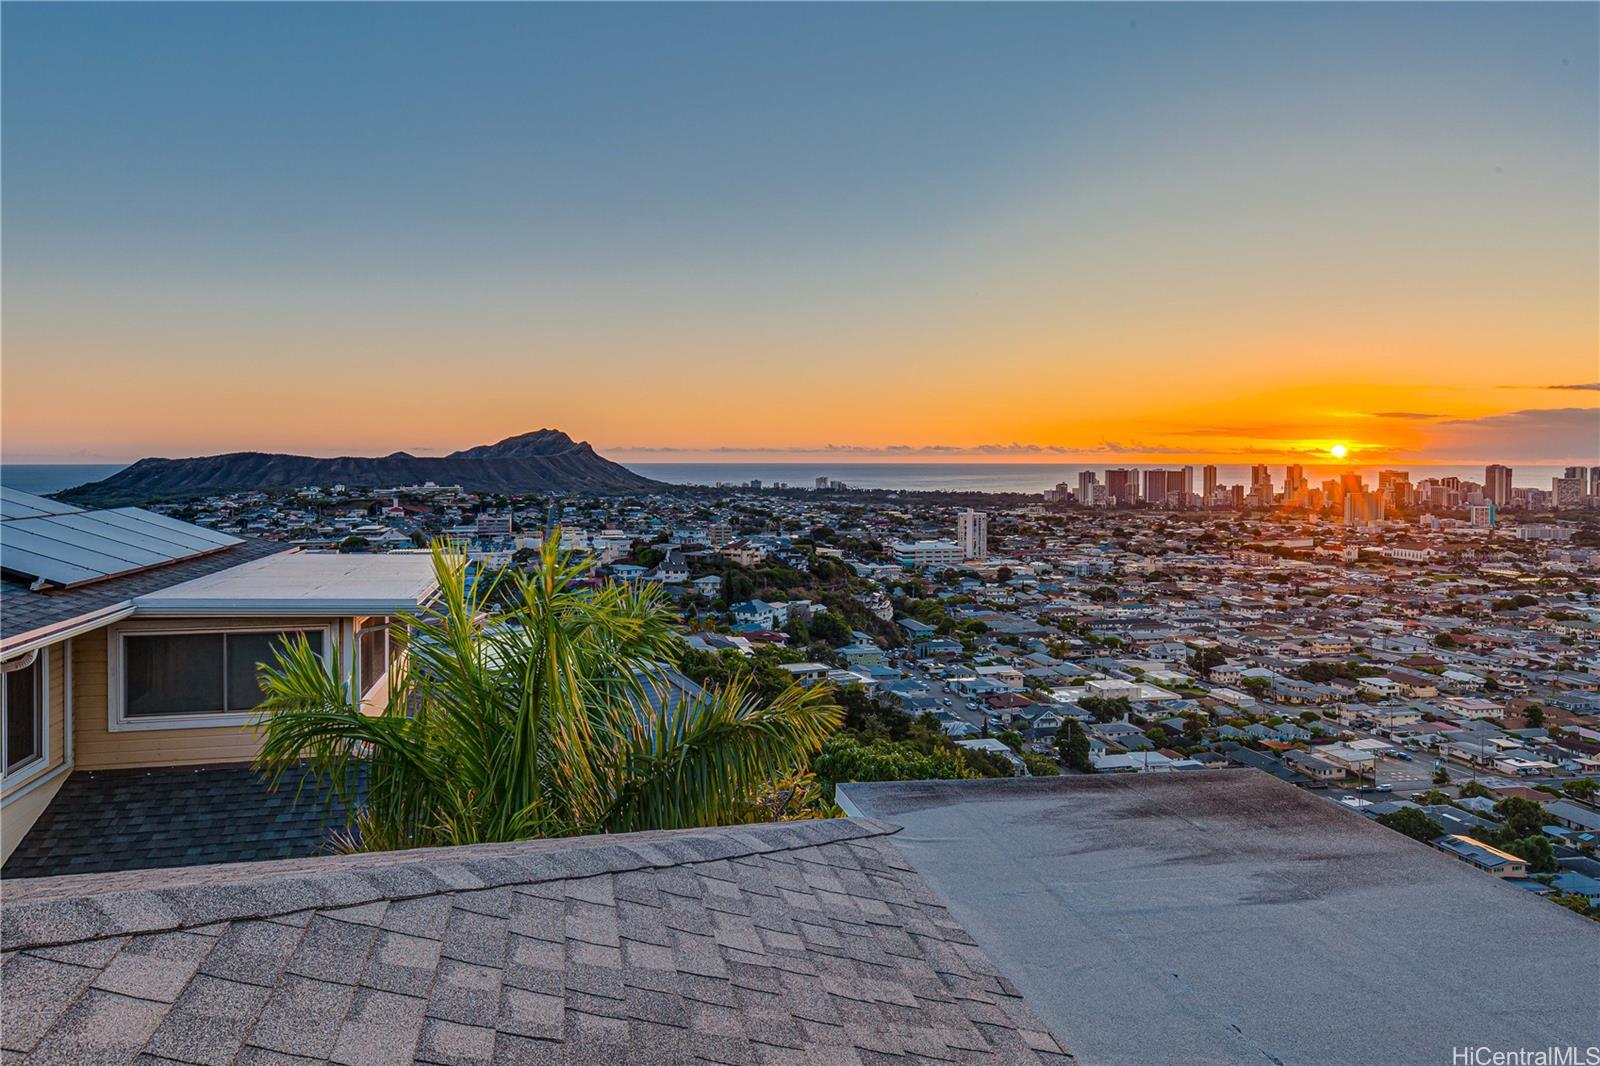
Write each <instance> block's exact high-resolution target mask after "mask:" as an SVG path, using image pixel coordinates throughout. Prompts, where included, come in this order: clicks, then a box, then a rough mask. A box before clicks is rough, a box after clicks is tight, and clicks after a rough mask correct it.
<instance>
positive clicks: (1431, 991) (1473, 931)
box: [839, 769, 1600, 1066]
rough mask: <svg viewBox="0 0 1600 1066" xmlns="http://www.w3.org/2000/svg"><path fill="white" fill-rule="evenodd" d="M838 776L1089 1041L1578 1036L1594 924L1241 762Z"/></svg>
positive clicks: (1044, 1008)
mask: <svg viewBox="0 0 1600 1066" xmlns="http://www.w3.org/2000/svg"><path fill="white" fill-rule="evenodd" d="M839 791H840V795H841V796H842V797H843V800H842V802H843V803H844V805H845V807H846V809H847V810H849V811H851V812H852V813H856V812H859V813H860V814H862V815H865V816H868V817H871V818H874V819H882V820H884V821H887V822H891V823H894V824H897V825H899V826H902V827H903V830H902V832H901V833H900V834H899V835H897V836H896V837H895V844H896V847H897V849H898V850H899V851H900V852H901V853H902V854H903V855H905V856H906V858H907V859H909V860H910V861H911V863H912V864H913V865H914V866H915V867H916V868H917V870H918V871H919V872H920V873H921V874H922V876H923V877H924V878H925V879H926V880H927V882H928V884H929V885H930V886H931V887H932V888H933V890H934V891H936V892H938V893H939V894H940V895H942V896H943V897H944V898H945V899H946V900H947V901H948V902H949V905H950V910H951V913H952V914H953V915H954V916H955V917H956V918H957V919H958V920H959V921H960V922H961V923H962V925H963V926H964V927H965V928H966V929H968V930H969V931H970V932H971V933H972V935H973V936H974V937H975V938H977V940H978V942H979V943H980V944H982V945H983V947H984V950H985V951H986V952H987V953H988V955H989V957H990V958H992V959H993V960H994V961H995V962H996V963H997V964H998V965H999V967H1000V968H1001V969H1002V970H1003V971H1004V972H1005V973H1006V974H1007V975H1008V976H1009V977H1010V978H1011V979H1012V980H1014V981H1015V982H1016V983H1017V986H1018V988H1020V989H1021V991H1022V993H1023V995H1024V996H1026V997H1027V999H1028V1002H1029V1003H1031V1004H1032V1005H1033V1006H1034V1008H1035V1009H1036V1010H1037V1011H1038V1012H1039V1014H1040V1016H1041V1017H1042V1018H1043V1019H1044V1021H1045V1022H1046V1023H1047V1024H1048V1026H1049V1027H1050V1029H1051V1031H1052V1032H1054V1033H1055V1034H1057V1036H1059V1037H1060V1038H1061V1039H1062V1040H1063V1041H1065V1043H1066V1044H1067V1045H1068V1046H1069V1047H1071V1048H1072V1049H1073V1051H1074V1053H1076V1054H1078V1055H1079V1056H1081V1057H1082V1059H1083V1060H1084V1061H1087V1062H1100V1061H1118V1062H1141V1061H1143V1062H1161V1061H1171V1060H1172V1058H1173V1049H1174V1048H1180V1047H1181V1048H1184V1049H1185V1051H1184V1061H1187V1062H1197V1063H1199V1062H1260V1061H1268V1062H1272V1061H1281V1062H1296V1063H1330V1064H1340V1066H1350V1064H1367V1063H1373V1064H1375V1063H1387V1062H1428V1061H1434V1060H1439V1059H1441V1058H1443V1057H1447V1056H1448V1054H1449V1050H1450V1049H1451V1048H1452V1047H1460V1046H1477V1045H1483V1046H1488V1047H1546V1046H1549V1045H1551V1044H1567V1043H1570V1044H1574V1045H1577V1046H1584V1047H1587V1046H1591V1045H1597V1044H1600V980H1596V977H1597V975H1600V968H1597V962H1596V960H1597V959H1600V926H1597V925H1596V924H1595V923H1594V922H1592V921H1590V920H1588V919H1586V918H1582V917H1580V916H1578V915H1576V914H1573V913H1572V912H1570V911H1567V910H1565V909H1563V908H1561V907H1558V906H1555V905H1554V904H1551V903H1550V902H1548V901H1546V900H1542V899H1539V898H1536V897H1534V896H1533V895H1531V894H1529V893H1526V892H1522V891H1519V890H1518V889H1516V888H1514V887H1511V886H1508V885H1505V884H1503V883H1501V882H1500V881H1499V880H1498V879H1496V878H1493V877H1488V876H1485V875H1484V874H1483V873H1481V872H1479V871H1477V870H1474V869H1472V868H1471V867H1469V866H1466V865H1464V864H1462V863H1460V862H1458V861H1456V860H1455V859H1452V858H1449V857H1447V856H1445V855H1443V854H1441V853H1439V852H1437V851H1434V850H1433V849H1431V848H1429V847H1428V846H1427V845H1425V844H1421V843H1418V842H1416V841H1413V840H1411V839H1409V838H1407V837H1405V836H1402V835H1401V834H1399V833H1396V832H1393V831H1391V830H1389V829H1386V828H1384V827H1383V826H1380V825H1377V824H1375V823H1372V822H1369V821H1367V820H1366V819H1364V818H1362V817H1360V816H1359V815H1357V814H1354V813H1352V812H1350V811H1346V810H1344V809H1342V808H1340V807H1339V806H1338V805H1337V804H1332V803H1328V802H1326V801H1325V800H1321V799H1318V798H1316V797H1314V796H1311V795H1308V794H1307V793H1305V792H1302V791H1300V790H1299V789H1296V788H1294V787H1292V786H1290V785H1287V784H1285V783H1283V782H1281V781H1278V780H1276V779H1274V778H1273V777H1271V776H1269V775H1267V774H1263V773H1260V772H1258V771H1255V770H1250V769H1237V770H1211V771H1206V772H1197V773H1190V774H1165V775H1115V776H1101V775H1095V776H1074V777H1057V778H1032V779H1029V778H1022V779H1016V780H1011V781H936V782H898V783H890V782H885V783H876V784H851V785H842V786H840V790H839ZM1530 944H1538V945H1539V947H1538V950H1536V951H1529V950H1528V945H1530ZM1461 950H1468V951H1470V952H1471V956H1472V957H1475V958H1486V959H1494V960H1495V962H1494V976H1493V979H1492V980H1485V979H1484V977H1483V974H1482V972H1481V971H1479V970H1477V969H1476V968H1474V967H1473V966H1471V965H1462V964H1461V960H1460V958H1458V957H1456V956H1457V953H1458V952H1459V951H1461Z"/></svg>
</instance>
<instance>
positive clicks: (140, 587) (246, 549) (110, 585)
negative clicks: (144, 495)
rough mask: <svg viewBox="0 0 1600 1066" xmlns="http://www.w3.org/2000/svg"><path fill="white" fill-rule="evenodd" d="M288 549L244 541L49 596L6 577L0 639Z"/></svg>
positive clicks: (0, 588)
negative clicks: (230, 546)
mask: <svg viewBox="0 0 1600 1066" xmlns="http://www.w3.org/2000/svg"><path fill="white" fill-rule="evenodd" d="M289 547H290V546H289V545H287V544H280V543H278V542H277V541H271V540H246V541H245V542H244V543H243V544H237V545H235V546H233V547H232V548H227V549H224V550H223V551H219V552H214V553H212V554H211V555H203V556H201V557H200V558H198V559H189V560H186V561H184V562H178V563H172V564H171V565H169V566H159V567H156V568H154V569H152V570H141V571H139V572H138V573H137V574H129V575H128V576H126V577H114V578H109V579H107V580H105V581H97V582H95V583H94V584H92V585H83V586H81V587H79V588H72V589H59V590H56V591H53V592H34V591H33V590H32V589H30V588H29V587H28V584H27V582H24V581H15V580H12V579H10V578H6V579H4V580H0V640H4V641H6V642H10V641H11V640H12V639H13V638H15V637H19V636H22V635H24V634H27V633H32V632H33V631H34V630H36V629H41V628H43V627H45V626H49V625H54V624H56V623H58V622H67V621H70V620H72V619H74V618H78V617H80V616H82V615H86V614H91V613H93V612H95V611H99V610H102V609H104V608H107V607H114V606H116V605H117V604H120V603H123V602H125V601H127V600H130V599H132V598H133V597H135V596H142V595H144V594H145V593H147V592H157V591H159V590H161V589H164V588H170V587H172V586H173V585H177V584H181V583H182V582H185V581H188V580H190V579H192V578H197V577H204V576H205V575H206V574H214V573H216V572H217V571H219V570H227V569H230V568H232V567H235V566H238V565H239V564H240V563H248V562H250V561H251V560H252V559H260V558H263V557H264V556H268V555H274V554H276V553H278V552H282V551H288V550H289Z"/></svg>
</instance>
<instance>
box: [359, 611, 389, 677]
mask: <svg viewBox="0 0 1600 1066" xmlns="http://www.w3.org/2000/svg"><path fill="white" fill-rule="evenodd" d="M356 654H357V655H358V656H359V657H360V659H361V674H360V677H361V692H362V693H363V694H365V693H367V692H370V691H372V686H374V685H376V684H377V683H378V681H379V679H380V678H382V677H383V675H384V674H386V673H388V672H389V619H387V618H374V619H371V620H369V621H368V622H367V623H366V624H365V625H364V626H362V627H361V632H360V633H359V634H358V635H357V638H356Z"/></svg>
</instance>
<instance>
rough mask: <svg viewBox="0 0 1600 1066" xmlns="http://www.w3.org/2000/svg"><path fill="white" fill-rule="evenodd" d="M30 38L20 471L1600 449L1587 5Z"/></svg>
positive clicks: (776, 17)
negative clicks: (274, 462)
mask: <svg viewBox="0 0 1600 1066" xmlns="http://www.w3.org/2000/svg"><path fill="white" fill-rule="evenodd" d="M6 28H7V33H6V40H5V63H4V67H5V71H4V89H5V92H4V95H5V99H6V118H7V122H6V123H5V131H4V147H5V152H4V167H5V172H4V179H5V189H6V196H5V202H4V227H5V231H6V234H7V238H8V239H7V248H6V251H7V255H6V257H5V264H4V283H5V290H6V295H7V297H8V300H7V308H6V309H7V312H8V313H7V315H6V317H5V325H4V332H5V336H4V341H5V350H6V361H5V386H6V387H5V390H4V401H3V402H4V431H3V434H4V436H3V444H4V448H5V453H6V459H7V461H8V462H52V461H65V462H71V461H78V462H89V461H128V460H132V459H136V458H140V457H142V456H146V455H165V456H185V455H199V454H210V453H217V452H227V451H237V450H263V451H288V452H297V453H306V454H314V455H336V454H382V453H387V452H390V451H395V450H405V451H409V452H412V453H414V454H418V455H436V454H443V453H447V452H449V451H452V450H454V449H457V448H461V447H466V446H470V445H473V444H477V443H480V442H482V441H485V440H493V439H497V438H499V437H504V436H509V435H512V434H515V433H520V432H524V431H527V430H530V429H533V428H537V427H539V426H547V425H548V426H556V427H559V428H562V429H564V430H566V431H568V432H570V433H571V434H572V435H573V436H574V437H576V438H580V439H584V440H588V441H591V442H593V443H594V444H595V446H596V447H597V448H598V449H600V450H601V451H602V452H603V453H605V454H607V455H609V456H611V457H612V458H616V459H619V460H623V461H632V462H649V461H658V462H664V461H704V460H726V461H744V460H780V461H781V460H786V459H787V460H808V459H815V458H828V459H834V460H844V459H849V460H854V461H873V460H881V461H899V462H966V461H1001V460H1009V461H1023V462H1031V461H1037V462H1054V463H1060V462H1087V463H1096V464H1103V465H1107V466H1116V465H1119V464H1123V463H1127V464H1139V463H1143V464H1146V465H1148V464H1151V463H1167V464H1171V463H1178V462H1184V463H1189V462H1193V463H1204V462H1207V461H1213V462H1223V463H1252V462H1257V461H1268V462H1272V463H1275V464H1276V463H1282V462H1306V463H1315V462H1317V461H1318V460H1319V459H1321V460H1322V461H1323V462H1324V463H1326V462H1327V461H1328V460H1327V457H1328V449H1329V448H1331V447H1332V446H1334V445H1337V444H1343V445H1346V446H1347V447H1348V448H1349V452H1350V454H1349V460H1350V462H1351V463H1353V464H1357V465H1362V466H1378V465H1385V464H1390V463H1410V464H1413V465H1421V464H1425V463H1439V464H1463V465H1465V464H1474V463H1488V462H1505V463H1507V464H1509V465H1511V466H1513V467H1515V466H1517V465H1519V464H1521V465H1563V464H1568V463H1585V462H1588V461H1590V460H1592V459H1593V458H1594V453H1595V448H1596V440H1597V439H1600V381H1597V380H1596V379H1597V377H1600V375H1597V373H1596V352H1597V350H1600V303H1597V301H1600V296H1597V292H1600V251H1597V245H1596V241H1597V237H1596V234H1597V231H1600V217H1597V208H1596V195H1595V194H1596V190H1597V188H1600V173H1597V164H1596V159H1597V156H1600V138H1597V134H1596V124H1595V121H1594V115H1595V113H1596V109H1597V106H1600V76H1597V67H1596V57H1595V49H1594V47H1593V42H1594V40H1595V38H1596V32H1597V30H1600V15H1597V9H1596V8H1595V7H1593V6H1592V5H1477V6H1464V5H1463V6H1411V5H1398V6H1383V7H1378V6H1367V7H1344V6H1340V7H1316V6H1309V5H1307V6H1289V5H1284V6H1269V5H1260V6H1251V7H1218V6H1203V7H1192V8H1191V7H1184V6H1176V5H1172V6H1144V5H1119V6H1114V7H1112V6H1097V5H1072V6H1054V7H1047V6H1037V7H977V8H970V7H944V8H910V7H904V8H894V7H886V8H880V7H860V8H848V7H828V8H822V7H749V8H740V7H719V8H694V7H669V8H632V7H629V8H616V7H598V8H564V7H559V6H551V7H523V6H511V5H507V6H491V7H432V6H377V5H374V6H365V7H305V6H271V5H264V6H223V5H193V6H186V7H171V6H154V5H144V6H130V7H127V8H105V7H69V6H45V5H34V6H17V7H12V8H10V9H8V11H7V24H6ZM418 69H426V70H427V71H428V75H429V76H428V77H426V78H418V77H416V76H415V73H416V71H417V70H418ZM64 398H70V402H62V400H63V399H64ZM179 404H181V406H180V407H179V409H178V411H177V413H176V415H175V412H174V406H175V405H179ZM685 412H693V416H692V417H686V415H685Z"/></svg>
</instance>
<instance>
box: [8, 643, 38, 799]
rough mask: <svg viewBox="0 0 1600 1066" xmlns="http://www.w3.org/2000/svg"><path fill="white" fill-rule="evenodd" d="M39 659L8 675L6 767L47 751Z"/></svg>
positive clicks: (23, 764) (24, 762)
mask: <svg viewBox="0 0 1600 1066" xmlns="http://www.w3.org/2000/svg"><path fill="white" fill-rule="evenodd" d="M40 695H41V694H40V692H39V660H38V659H35V660H34V661H33V662H32V663H30V664H28V665H27V666H25V667H23V668H22V669H20V670H13V671H11V672H10V673H9V674H6V675H5V699H4V710H5V719H6V720H5V753H4V757H5V769H6V773H10V772H11V771H12V770H16V769H20V768H21V767H23V766H26V765H27V764H28V763H30V762H32V761H33V760H35V759H37V758H39V756H41V755H42V754H44V749H43V747H42V743H41V742H42V734H43V732H44V722H43V718H44V715H43V713H42V711H43V708H42V706H41V704H42V703H43V700H42V699H40Z"/></svg>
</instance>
